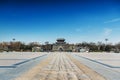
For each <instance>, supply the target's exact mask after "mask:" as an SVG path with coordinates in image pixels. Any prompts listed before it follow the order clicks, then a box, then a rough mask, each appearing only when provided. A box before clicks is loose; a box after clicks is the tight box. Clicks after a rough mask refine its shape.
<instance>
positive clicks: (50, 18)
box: [0, 0, 120, 43]
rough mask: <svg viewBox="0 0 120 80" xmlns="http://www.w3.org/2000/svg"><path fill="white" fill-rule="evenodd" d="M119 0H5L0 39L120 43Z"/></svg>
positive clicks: (0, 40)
mask: <svg viewBox="0 0 120 80" xmlns="http://www.w3.org/2000/svg"><path fill="white" fill-rule="evenodd" d="M119 35H120V2H119V0H70V1H67V0H65V1H63V0H62V1H60V0H58V1H57V0H50V1H48V0H46V1H37V0H35V1H33V0H30V1H27V0H26V1H23V0H19V2H17V1H14V0H13V1H12V0H9V1H3V2H1V4H0V42H3V41H12V38H15V39H16V41H22V42H26V43H28V42H31V41H37V42H40V43H44V42H45V41H49V42H50V43H53V42H55V40H56V38H65V39H66V41H67V42H69V43H79V42H83V41H87V42H98V41H102V42H104V39H105V38H108V39H109V42H112V43H116V42H120V36H119Z"/></svg>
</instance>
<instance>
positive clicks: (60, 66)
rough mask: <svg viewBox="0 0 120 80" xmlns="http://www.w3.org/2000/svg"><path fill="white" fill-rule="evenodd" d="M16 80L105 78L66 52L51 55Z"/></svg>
mask: <svg viewBox="0 0 120 80" xmlns="http://www.w3.org/2000/svg"><path fill="white" fill-rule="evenodd" d="M15 80H105V78H104V77H103V76H101V75H99V74H98V73H96V72H95V71H93V70H91V69H90V68H88V67H87V66H85V65H84V64H81V63H80V62H79V61H78V60H76V59H75V58H73V57H72V56H71V55H69V54H66V53H52V54H50V55H49V57H48V58H47V59H46V60H44V61H43V62H41V63H40V64H39V65H37V66H35V67H34V68H32V69H31V70H29V71H28V72H26V73H25V74H23V75H21V76H20V77H18V78H16V79H15Z"/></svg>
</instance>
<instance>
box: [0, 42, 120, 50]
mask: <svg viewBox="0 0 120 80" xmlns="http://www.w3.org/2000/svg"><path fill="white" fill-rule="evenodd" d="M68 45H70V44H68ZM73 45H74V46H77V47H87V48H89V51H90V52H103V51H105V52H112V51H113V52H120V42H119V43H117V44H111V43H107V44H105V43H102V42H97V43H94V42H89V43H88V42H82V43H77V44H73ZM33 47H43V48H44V50H45V51H47V50H48V49H49V50H50V49H52V48H51V47H52V44H44V45H43V44H40V43H39V42H30V43H28V44H25V43H23V42H20V41H13V42H1V43H0V52H1V51H32V48H33Z"/></svg>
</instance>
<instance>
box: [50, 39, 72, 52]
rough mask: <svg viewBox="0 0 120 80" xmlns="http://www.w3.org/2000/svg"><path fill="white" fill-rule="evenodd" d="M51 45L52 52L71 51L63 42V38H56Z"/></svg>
mask: <svg viewBox="0 0 120 80" xmlns="http://www.w3.org/2000/svg"><path fill="white" fill-rule="evenodd" d="M56 41H57V42H56V43H54V44H53V48H52V51H72V47H71V45H69V44H68V43H66V42H65V39H64V38H58V39H57V40H56Z"/></svg>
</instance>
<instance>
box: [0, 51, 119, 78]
mask: <svg viewBox="0 0 120 80" xmlns="http://www.w3.org/2000/svg"><path fill="white" fill-rule="evenodd" d="M119 75H120V54H119V53H74V52H49V53H47V52H4V53H0V80H120V76H119Z"/></svg>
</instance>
